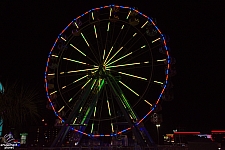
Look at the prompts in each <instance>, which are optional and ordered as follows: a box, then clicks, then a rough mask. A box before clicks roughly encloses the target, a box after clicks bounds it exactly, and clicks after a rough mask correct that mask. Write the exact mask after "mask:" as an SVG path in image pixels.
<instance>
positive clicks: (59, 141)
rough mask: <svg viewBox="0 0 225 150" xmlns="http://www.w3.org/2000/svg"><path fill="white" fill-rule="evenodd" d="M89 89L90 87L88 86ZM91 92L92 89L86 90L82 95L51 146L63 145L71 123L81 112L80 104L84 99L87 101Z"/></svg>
mask: <svg viewBox="0 0 225 150" xmlns="http://www.w3.org/2000/svg"><path fill="white" fill-rule="evenodd" d="M90 86H91V83H90V84H89V85H88V87H90ZM87 89H89V88H87ZM89 94H90V90H85V91H84V93H83V94H82V96H81V100H80V101H78V103H77V104H76V105H75V107H74V108H73V110H72V112H71V113H70V115H69V116H68V119H67V120H66V122H65V123H64V124H63V126H62V128H61V129H60V132H59V134H58V135H57V137H56V138H55V139H54V141H53V143H52V145H51V147H56V146H58V145H59V146H61V145H62V143H63V141H64V139H65V137H66V135H67V133H68V131H69V129H70V126H69V125H70V124H72V123H73V120H74V119H75V117H76V116H77V114H78V112H79V108H80V105H82V103H83V102H84V101H86V99H87V96H88V95H89Z"/></svg>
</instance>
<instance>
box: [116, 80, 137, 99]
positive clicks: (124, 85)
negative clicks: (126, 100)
mask: <svg viewBox="0 0 225 150" xmlns="http://www.w3.org/2000/svg"><path fill="white" fill-rule="evenodd" d="M119 83H120V84H122V85H123V86H124V87H126V88H127V89H128V90H130V91H131V92H132V93H134V94H135V95H136V96H140V95H139V94H138V93H137V92H135V91H134V90H133V89H131V88H130V87H129V86H128V85H126V84H125V83H123V82H122V81H119Z"/></svg>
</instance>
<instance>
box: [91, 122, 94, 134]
mask: <svg viewBox="0 0 225 150" xmlns="http://www.w3.org/2000/svg"><path fill="white" fill-rule="evenodd" d="M93 129H94V123H92V124H91V133H93Z"/></svg>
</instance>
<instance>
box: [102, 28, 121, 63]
mask: <svg viewBox="0 0 225 150" xmlns="http://www.w3.org/2000/svg"><path fill="white" fill-rule="evenodd" d="M123 28H124V25H122V27H121V28H120V32H119V34H118V35H117V37H116V39H115V41H114V43H113V45H112V47H111V49H110V51H109V53H108V55H107V57H106V59H105V60H104V64H105V63H106V62H107V59H108V57H109V55H110V54H111V52H112V49H113V47H114V46H115V44H116V42H117V40H118V38H119V36H120V34H121V32H122V30H123ZM108 61H110V60H108Z"/></svg>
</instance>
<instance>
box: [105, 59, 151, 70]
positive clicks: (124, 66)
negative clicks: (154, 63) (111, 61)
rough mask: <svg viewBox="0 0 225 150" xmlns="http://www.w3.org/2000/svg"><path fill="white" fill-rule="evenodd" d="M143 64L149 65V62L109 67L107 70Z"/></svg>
mask: <svg viewBox="0 0 225 150" xmlns="http://www.w3.org/2000/svg"><path fill="white" fill-rule="evenodd" d="M143 64H149V61H145V62H138V63H131V64H123V65H115V66H107V67H106V68H118V67H128V66H134V65H143Z"/></svg>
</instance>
